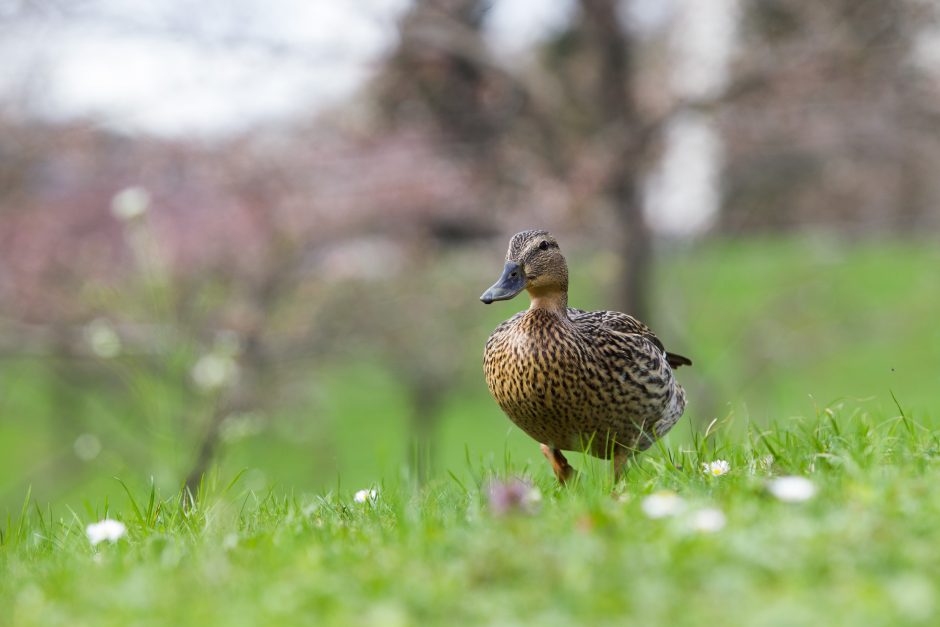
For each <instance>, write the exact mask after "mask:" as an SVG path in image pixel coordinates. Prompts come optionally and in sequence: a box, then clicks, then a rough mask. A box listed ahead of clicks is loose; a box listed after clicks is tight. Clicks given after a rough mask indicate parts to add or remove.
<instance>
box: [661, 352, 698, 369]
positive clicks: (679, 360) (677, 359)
mask: <svg viewBox="0 0 940 627" xmlns="http://www.w3.org/2000/svg"><path fill="white" fill-rule="evenodd" d="M666 361H667V362H668V363H669V366H670V367H672V368H678V367H679V366H691V365H692V360H691V359H689V358H688V357H683V356H682V355H677V354H675V353H668V352H667V353H666Z"/></svg>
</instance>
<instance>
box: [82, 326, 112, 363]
mask: <svg viewBox="0 0 940 627" xmlns="http://www.w3.org/2000/svg"><path fill="white" fill-rule="evenodd" d="M82 335H83V336H84V338H85V343H86V344H88V347H89V348H90V349H91V352H93V353H94V354H95V355H97V356H98V357H101V358H102V359H110V358H112V357H117V356H118V355H119V354H120V353H121V338H120V337H119V336H118V334H117V332H115V330H114V327H112V326H111V323H110V322H108V321H107V320H105V319H104V318H95V319H94V320H92V321H91V322H89V323H88V324H86V325H85V328H84V329H83V330H82Z"/></svg>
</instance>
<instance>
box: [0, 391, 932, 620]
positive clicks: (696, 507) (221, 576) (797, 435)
mask: <svg viewBox="0 0 940 627" xmlns="http://www.w3.org/2000/svg"><path fill="white" fill-rule="evenodd" d="M898 414H899V412H898V411H896V412H895V414H894V415H891V414H884V415H870V414H867V413H864V412H862V411H860V410H857V409H852V408H837V409H835V410H826V411H824V412H822V413H821V415H820V416H819V417H818V420H817V419H816V418H815V417H814V419H813V420H791V421H787V422H785V423H783V424H780V425H775V426H771V427H769V428H766V429H761V430H758V429H757V428H753V427H748V426H738V428H737V429H733V430H731V429H729V428H728V426H727V425H721V424H716V425H714V426H713V427H712V428H711V430H710V431H709V434H708V436H707V437H705V438H699V439H698V440H697V441H696V442H694V443H693V444H692V445H691V446H689V447H685V446H682V447H676V448H665V447H660V448H659V449H658V450H653V451H652V452H651V453H649V454H648V455H646V456H644V457H643V458H642V460H641V461H640V463H639V464H638V465H637V466H636V467H634V468H633V469H632V471H631V472H630V474H629V476H628V478H627V480H626V481H625V482H623V483H621V484H619V485H612V483H611V481H610V479H609V478H608V477H607V475H606V468H605V467H604V466H602V465H600V464H588V465H587V466H585V467H583V471H582V473H581V476H580V479H579V483H578V484H577V485H574V486H572V487H569V488H564V489H560V488H557V487H556V486H555V485H554V484H553V483H552V481H550V478H549V473H548V472H547V470H546V469H545V468H541V467H540V468H538V469H537V470H535V471H534V473H533V474H534V476H533V477H532V479H533V481H534V485H535V486H536V489H538V490H540V492H541V494H542V498H541V502H540V503H533V502H529V503H528V506H527V507H521V506H520V507H519V508H517V509H516V510H514V509H512V508H510V510H509V512H508V513H503V512H501V511H494V509H493V506H492V503H491V501H490V493H489V490H488V483H487V482H489V481H491V480H493V479H494V478H496V480H499V479H500V478H505V476H506V468H504V467H501V468H479V467H478V468H473V469H471V470H470V471H469V474H471V475H472V476H474V477H475V480H474V481H473V482H472V483H470V484H464V483H463V482H458V481H456V480H453V479H451V480H440V481H438V482H437V483H434V484H432V485H429V486H426V487H425V488H424V489H422V490H418V491H416V490H413V489H411V488H409V487H408V486H407V485H398V484H395V483H390V484H383V485H379V486H376V487H377V494H376V498H375V500H374V502H371V501H369V500H368V499H367V500H366V502H364V503H357V502H355V500H354V498H353V493H352V491H342V492H339V493H325V494H323V495H321V496H303V497H301V496H291V495H285V494H283V493H256V492H253V491H250V490H245V489H243V488H241V487H239V484H238V482H237V481H236V482H235V484H234V485H231V486H228V485H226V484H225V482H223V481H221V480H219V479H211V480H209V481H207V483H206V485H205V486H204V490H203V494H202V497H201V499H200V505H199V506H198V508H196V509H195V510H193V511H189V512H188V513H187V512H185V511H183V510H181V508H180V507H179V506H178V505H177V498H176V497H175V496H174V497H172V498H161V497H160V496H159V495H152V494H150V493H148V492H146V491H144V492H141V493H134V492H128V493H126V494H125V495H124V496H122V497H121V498H116V499H114V500H113V501H111V502H110V503H93V504H88V505H86V507H85V509H82V510H80V511H68V510H56V509H44V508H42V507H36V506H33V505H32V504H28V505H27V506H26V507H25V513H24V514H23V515H21V516H15V517H13V518H12V520H10V521H8V522H7V524H6V526H5V530H4V537H3V547H2V549H0V571H2V574H3V576H2V577H0V623H2V624H15V625H57V624H66V625H109V624H114V625H126V624H140V625H150V624H152V625H161V624H194V625H196V624H232V625H241V624H318V625H319V624H337V625H349V624H366V625H372V624H376V625H395V624H402V625H407V624H461V623H463V624H465V623H468V622H469V623H484V624H551V625H554V624H558V625H563V624H571V623H572V622H576V623H585V624H587V623H589V624H633V623H635V624H645V625H709V624H712V625H821V624H825V625H902V624H925V625H926V624H935V623H933V618H934V617H935V615H936V611H937V609H938V606H937V594H938V592H940V588H938V585H940V567H938V564H940V525H938V524H937V521H938V520H940V482H938V481H937V480H936V479H937V476H938V469H940V439H938V438H940V432H938V431H937V430H934V429H930V428H927V427H925V426H923V425H921V424H918V423H917V422H915V421H913V420H911V419H909V418H905V417H903V416H901V415H898ZM732 431H733V432H735V433H740V432H742V431H743V432H745V433H746V434H747V436H746V437H744V438H740V437H737V436H735V437H733V438H731V437H729V436H728V434H729V433H731V432H732ZM771 451H773V452H772V453H771ZM768 455H773V456H774V459H773V461H772V462H770V460H769V459H768V458H767V456H768ZM717 459H724V460H726V461H728V462H729V463H730V471H729V472H728V473H727V474H725V475H722V476H711V475H708V474H706V473H704V472H703V471H702V468H701V464H702V463H703V462H710V461H715V460H717ZM508 465H509V472H510V473H515V472H517V471H518V470H519V469H518V468H515V467H514V465H513V463H512V461H511V460H510V461H509V462H508ZM780 475H801V476H804V477H807V478H809V479H810V480H811V481H812V483H813V485H814V486H815V487H816V488H817V490H818V492H817V493H816V494H815V496H814V497H813V498H810V499H809V500H806V501H804V502H784V501H781V500H779V499H778V498H776V497H775V496H774V495H773V494H771V493H770V492H769V491H768V489H767V488H768V485H769V482H770V481H772V479H773V478H774V477H776V476H780ZM117 488H118V491H119V492H120V491H121V490H122V489H121V487H120V486H119V485H118V486H117ZM664 490H666V491H670V492H673V493H675V494H676V495H677V498H679V499H681V500H682V501H681V502H682V504H683V506H684V507H682V508H680V509H679V510H678V511H676V512H673V513H672V515H666V516H664V517H661V518H653V517H650V515H649V513H648V512H647V511H646V509H647V508H648V507H649V506H650V502H647V501H645V499H646V498H647V497H648V496H649V495H650V494H653V493H658V492H660V491H664ZM702 510H708V511H710V514H706V515H704V518H703V514H702V513H701V512H702ZM711 510H717V511H718V512H720V514H715V513H714V512H713V511H711ZM661 513H662V512H661ZM106 514H107V515H109V516H111V517H112V518H116V519H119V520H121V521H123V522H124V523H125V524H126V526H127V534H126V536H125V537H124V538H121V539H120V540H118V541H117V542H116V543H114V544H112V543H110V542H108V541H104V542H102V543H101V544H99V545H98V546H97V547H92V545H91V543H90V542H89V539H88V538H87V537H86V533H85V526H86V525H87V524H88V523H90V522H94V521H97V520H98V519H101V518H104V517H105V515H106Z"/></svg>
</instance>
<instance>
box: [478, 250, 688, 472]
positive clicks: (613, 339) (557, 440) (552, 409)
mask: <svg viewBox="0 0 940 627" xmlns="http://www.w3.org/2000/svg"><path fill="white" fill-rule="evenodd" d="M506 261H507V272H509V271H510V270H514V269H515V268H516V267H517V266H518V271H519V272H521V273H523V275H524V288H520V290H519V291H521V289H526V290H528V292H529V294H530V296H531V298H532V303H531V306H530V308H529V309H528V310H526V311H524V312H520V313H518V314H516V315H515V316H513V317H512V318H510V319H509V320H507V321H505V322H503V323H502V324H500V325H499V326H498V327H496V330H495V331H493V334H492V335H491V336H490V338H489V340H488V341H487V343H486V348H485V350H484V353H483V370H484V373H485V376H486V383H487V386H488V387H489V390H490V393H491V394H492V395H493V398H494V399H496V402H497V403H498V404H499V406H500V407H501V408H502V409H503V411H504V412H505V413H506V415H507V416H509V418H510V419H511V420H512V421H513V422H514V423H516V425H518V426H519V427H520V428H521V429H522V430H523V431H525V432H526V433H527V434H529V435H530V436H532V437H533V438H534V439H536V440H537V441H539V442H541V443H543V444H544V445H545V446H544V447H543V450H544V451H545V452H546V457H548V458H549V460H550V461H551V462H552V465H553V466H554V467H555V471H556V474H558V476H559V479H561V480H564V479H566V478H567V474H566V473H569V471H570V472H573V471H572V470H571V469H570V466H567V461H566V460H565V459H564V456H562V455H561V453H560V451H561V450H586V451H588V452H590V453H591V454H593V455H595V456H597V457H602V458H605V459H607V458H610V457H613V458H614V461H615V465H616V467H617V470H618V472H619V471H620V470H621V467H622V465H623V463H624V462H625V461H626V459H628V458H629V456H630V455H632V454H633V453H635V452H637V451H642V450H645V449H646V448H648V447H649V446H650V445H651V444H652V443H653V442H654V441H655V439H656V438H657V437H660V436H662V435H664V434H665V433H666V432H667V431H669V429H670V428H672V426H673V425H674V424H675V423H676V421H677V420H678V419H679V417H680V416H681V415H682V412H683V410H684V408H685V392H684V391H683V389H682V387H681V386H680V385H679V384H678V382H677V381H676V379H675V377H674V376H673V367H678V366H679V365H686V364H691V362H690V361H689V360H688V359H686V358H685V357H682V356H680V355H674V354H672V353H667V352H666V350H665V349H664V348H663V344H662V342H660V340H659V338H657V337H656V336H655V335H654V334H653V332H652V331H651V330H650V329H649V328H648V327H647V326H646V325H644V324H643V323H642V322H640V321H638V320H636V319H635V318H633V317H631V316H628V315H627V314H623V313H619V312H615V311H592V312H588V311H582V310H580V309H573V308H570V307H568V306H567V289H568V271H567V264H566V263H565V260H564V257H563V256H562V254H561V251H560V250H559V248H558V244H557V242H555V240H554V238H553V237H552V236H551V235H550V234H549V233H547V232H546V231H525V232H522V233H519V234H517V235H515V236H514V237H513V238H512V240H511V242H510V246H509V252H508V253H507V256H506ZM513 280H517V281H518V280H521V279H519V278H518V277H514V279H513ZM507 281H509V279H507ZM519 285H521V283H520V284H519ZM498 286H500V283H497V285H494V286H493V288H491V289H490V290H488V291H487V293H486V294H484V297H483V299H484V302H489V301H488V300H487V295H491V294H497V295H498V296H499V298H492V300H496V299H506V298H511V297H512V295H509V296H507V295H506V294H504V293H503V292H500V291H499V290H498V289H496V288H497V287H498ZM494 290H495V291H494ZM510 291H511V290H510ZM516 293H518V291H517V292H516ZM513 295H514V294H513Z"/></svg>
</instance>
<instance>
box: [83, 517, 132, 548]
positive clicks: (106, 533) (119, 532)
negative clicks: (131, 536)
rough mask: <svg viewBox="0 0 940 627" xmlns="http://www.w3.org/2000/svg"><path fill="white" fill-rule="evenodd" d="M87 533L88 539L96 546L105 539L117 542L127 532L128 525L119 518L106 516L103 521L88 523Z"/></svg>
mask: <svg viewBox="0 0 940 627" xmlns="http://www.w3.org/2000/svg"><path fill="white" fill-rule="evenodd" d="M85 533H86V534H87V535H88V541H89V542H91V545H92V546H95V545H97V544H98V543H99V542H104V541H105V540H108V541H109V542H117V541H118V540H120V539H121V538H123V537H124V536H125V535H126V534H127V527H125V526H124V523H122V522H121V521H119V520H111V519H110V518H105V519H104V520H102V521H101V522H96V523H91V524H90V525H88V527H86V528H85Z"/></svg>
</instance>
